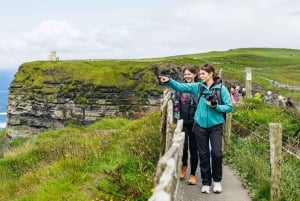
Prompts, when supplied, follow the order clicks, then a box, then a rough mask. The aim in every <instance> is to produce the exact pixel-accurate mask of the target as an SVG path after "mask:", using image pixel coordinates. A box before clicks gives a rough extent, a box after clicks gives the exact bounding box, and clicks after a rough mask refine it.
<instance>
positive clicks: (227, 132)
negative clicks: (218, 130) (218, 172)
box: [224, 112, 232, 150]
mask: <svg viewBox="0 0 300 201" xmlns="http://www.w3.org/2000/svg"><path fill="white" fill-rule="evenodd" d="M231 119H232V113H231V112H230V113H227V114H226V122H225V132H224V134H225V135H224V150H227V149H229V147H230V135H231Z"/></svg>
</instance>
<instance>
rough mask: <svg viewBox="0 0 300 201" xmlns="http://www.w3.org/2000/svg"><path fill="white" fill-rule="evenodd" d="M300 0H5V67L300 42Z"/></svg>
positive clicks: (0, 46)
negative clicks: (53, 56)
mask: <svg viewBox="0 0 300 201" xmlns="http://www.w3.org/2000/svg"><path fill="white" fill-rule="evenodd" d="M299 21H300V2H299V1H297V0H252V1H245V2H244V1H240V0H226V1H224V0H209V1H208V0H206V1H205V0H127V1H124V0H109V1H108V0H106V1H104V0H86V1H82V0H52V1H48V0H43V1H38V0H3V1H1V2H0V24H1V26H0V38H1V43H0V69H5V68H10V69H17V68H18V67H19V66H20V65H21V64H22V63H24V62H27V61H34V60H47V59H48V56H49V54H50V52H51V51H56V52H57V56H58V57H59V58H60V59H61V60H67V59H109V58H114V59H118V58H119V59H123V58H150V57H162V56H171V55H178V54H190V53H200V52H208V51H218V50H228V49H233V48H241V47H278V48H293V49H300V40H299V36H300V28H298V27H299V25H298V24H299Z"/></svg>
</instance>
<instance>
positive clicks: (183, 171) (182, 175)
mask: <svg viewBox="0 0 300 201" xmlns="http://www.w3.org/2000/svg"><path fill="white" fill-rule="evenodd" d="M186 170H187V166H182V167H181V172H180V176H179V177H180V179H184V177H185V175H186Z"/></svg>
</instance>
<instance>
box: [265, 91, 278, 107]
mask: <svg viewBox="0 0 300 201" xmlns="http://www.w3.org/2000/svg"><path fill="white" fill-rule="evenodd" d="M264 102H265V103H267V104H270V105H273V104H274V103H275V99H274V97H273V96H272V91H267V94H266V95H265V96H264Z"/></svg>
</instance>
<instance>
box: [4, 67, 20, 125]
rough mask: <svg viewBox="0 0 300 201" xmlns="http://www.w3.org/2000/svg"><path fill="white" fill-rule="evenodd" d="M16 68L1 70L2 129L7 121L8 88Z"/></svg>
mask: <svg viewBox="0 0 300 201" xmlns="http://www.w3.org/2000/svg"><path fill="white" fill-rule="evenodd" d="M15 73H16V70H0V130H2V129H3V128H5V126H6V121H7V118H6V117H7V113H6V107H7V103H8V93H9V91H8V88H9V85H10V83H11V82H12V80H13V78H14V74H15Z"/></svg>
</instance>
